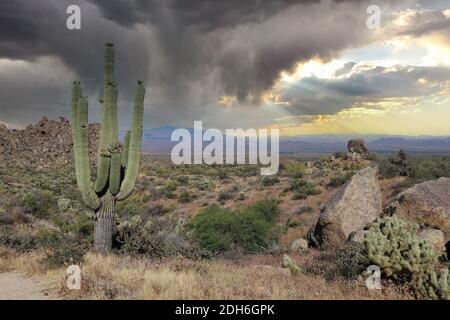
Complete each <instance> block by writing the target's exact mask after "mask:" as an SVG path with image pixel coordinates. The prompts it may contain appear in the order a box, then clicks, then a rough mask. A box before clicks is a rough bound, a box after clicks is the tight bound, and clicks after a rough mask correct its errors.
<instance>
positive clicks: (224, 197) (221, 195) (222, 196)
mask: <svg viewBox="0 0 450 320" xmlns="http://www.w3.org/2000/svg"><path fill="white" fill-rule="evenodd" d="M233 198H234V196H233V194H232V193H231V192H228V191H221V192H219V195H218V197H217V201H219V202H225V201H227V200H231V199H233Z"/></svg>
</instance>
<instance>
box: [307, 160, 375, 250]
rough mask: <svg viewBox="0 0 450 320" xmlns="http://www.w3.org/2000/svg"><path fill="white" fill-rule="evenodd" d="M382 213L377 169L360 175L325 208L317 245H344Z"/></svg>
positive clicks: (318, 226)
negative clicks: (353, 234)
mask: <svg viewBox="0 0 450 320" xmlns="http://www.w3.org/2000/svg"><path fill="white" fill-rule="evenodd" d="M381 212H382V204H381V192H380V186H379V184H378V179H377V169H376V168H365V169H363V170H360V171H358V172H357V173H356V174H355V175H353V177H352V178H351V179H350V180H349V181H348V182H347V183H346V184H344V185H343V186H342V187H340V188H339V189H338V190H337V191H336V193H335V194H334V195H333V196H332V197H331V199H330V200H329V201H328V202H327V203H326V204H325V206H324V207H323V209H322V211H321V213H320V216H319V219H318V220H317V223H316V225H315V229H314V233H313V239H312V240H313V242H316V244H317V245H320V246H322V247H339V246H341V245H343V244H344V243H345V242H346V241H347V239H348V238H349V235H350V234H351V233H352V232H355V231H357V230H360V229H363V228H364V227H365V226H366V225H368V224H369V223H371V222H373V221H374V220H376V218H377V217H379V215H380V213H381Z"/></svg>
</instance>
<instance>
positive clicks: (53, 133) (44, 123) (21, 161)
mask: <svg viewBox="0 0 450 320" xmlns="http://www.w3.org/2000/svg"><path fill="white" fill-rule="evenodd" d="M99 129H100V127H99V125H98V124H93V125H90V126H89V141H94V143H92V144H91V145H90V156H91V159H92V158H94V157H95V155H96V153H97V145H98V144H97V143H98V136H99V132H100V130H99ZM72 159H73V155H72V135H71V128H70V123H69V121H68V120H66V119H64V118H59V120H49V119H47V117H44V118H42V119H41V120H40V121H39V122H38V123H36V124H35V125H29V126H28V127H26V128H25V129H23V130H17V129H8V128H7V127H6V126H5V125H0V161H2V162H6V163H14V164H15V165H18V166H29V165H33V166H45V165H50V164H52V163H54V162H62V163H71V162H72V161H73V160H72Z"/></svg>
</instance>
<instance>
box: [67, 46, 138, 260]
mask: <svg viewBox="0 0 450 320" xmlns="http://www.w3.org/2000/svg"><path fill="white" fill-rule="evenodd" d="M103 88H104V89H103V90H104V97H103V99H100V102H101V103H102V104H103V105H102V120H101V128H100V139H99V146H98V159H97V177H96V179H95V183H92V182H91V169H90V164H89V148H88V143H89V141H88V137H89V132H88V131H89V125H88V101H87V97H84V96H83V95H82V88H81V83H80V82H79V81H75V82H73V84H72V100H71V111H72V136H73V145H74V157H75V171H76V177H77V183H78V188H79V189H80V191H81V194H82V196H83V200H84V202H85V203H86V205H87V206H88V207H89V208H91V209H92V210H93V211H94V212H95V223H94V247H95V249H96V250H97V251H99V252H102V253H105V252H108V251H110V249H111V242H112V232H113V226H114V214H115V205H116V201H121V200H125V199H126V198H127V197H128V196H129V195H130V194H131V193H132V191H133V189H134V185H135V183H136V180H137V177H138V174H139V167H140V157H141V139H142V131H143V113H144V96H145V85H144V82H142V81H138V86H137V89H136V92H135V96H134V107H133V123H132V128H131V132H130V131H128V132H127V133H126V135H125V141H124V148H123V151H122V150H121V149H120V146H119V143H118V137H117V136H118V121H117V95H118V94H117V93H118V90H117V84H116V82H115V81H114V47H113V45H112V44H109V43H107V44H106V45H105V64H104V86H103Z"/></svg>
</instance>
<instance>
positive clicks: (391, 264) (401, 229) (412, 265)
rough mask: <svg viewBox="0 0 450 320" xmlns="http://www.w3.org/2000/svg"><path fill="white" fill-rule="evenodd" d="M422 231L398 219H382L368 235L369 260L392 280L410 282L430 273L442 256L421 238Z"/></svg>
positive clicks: (366, 238)
mask: <svg viewBox="0 0 450 320" xmlns="http://www.w3.org/2000/svg"><path fill="white" fill-rule="evenodd" d="M418 228H419V226H418V225H416V224H413V223H409V222H405V221H403V220H400V219H398V218H396V217H386V218H383V219H380V220H378V221H377V222H376V223H375V224H373V225H372V226H371V227H370V229H369V232H368V233H367V234H366V235H365V239H364V244H365V248H366V251H367V258H368V259H369V261H370V262H371V263H373V264H376V265H377V266H379V267H380V269H381V270H382V272H383V273H384V274H385V275H386V276H388V277H394V278H402V279H404V280H407V281H410V280H411V279H412V278H413V277H414V276H416V275H419V274H422V273H425V274H426V273H429V272H430V271H432V270H433V269H434V268H435V266H436V264H437V262H438V255H437V254H436V253H435V252H434V250H433V249H432V247H431V246H430V245H429V244H427V243H426V242H425V241H419V240H418V239H417V237H416V233H417V230H418Z"/></svg>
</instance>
